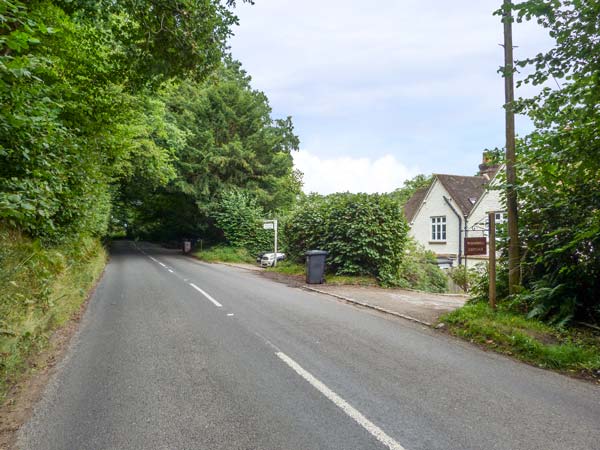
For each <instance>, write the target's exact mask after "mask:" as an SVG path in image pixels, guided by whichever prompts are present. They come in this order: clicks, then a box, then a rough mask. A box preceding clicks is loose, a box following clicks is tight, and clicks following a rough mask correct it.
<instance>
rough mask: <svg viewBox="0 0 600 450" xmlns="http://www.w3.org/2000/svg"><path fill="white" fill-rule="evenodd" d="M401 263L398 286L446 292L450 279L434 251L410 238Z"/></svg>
mask: <svg viewBox="0 0 600 450" xmlns="http://www.w3.org/2000/svg"><path fill="white" fill-rule="evenodd" d="M406 250H407V251H406V254H405V255H404V258H403V260H402V263H401V264H400V271H399V282H398V283H397V284H398V286H400V287H404V288H411V289H418V290H420V291H427V292H445V291H446V290H447V289H448V279H447V278H446V275H444V272H443V271H442V270H441V269H440V268H439V266H438V265H437V261H436V258H435V255H434V254H433V252H430V251H427V250H425V249H424V248H423V247H422V246H421V245H419V244H418V243H416V242H415V241H414V240H412V239H410V240H408V243H407V249H406Z"/></svg>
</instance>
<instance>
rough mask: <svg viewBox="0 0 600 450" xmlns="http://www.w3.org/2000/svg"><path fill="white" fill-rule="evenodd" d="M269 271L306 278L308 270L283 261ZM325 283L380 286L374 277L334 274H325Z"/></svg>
mask: <svg viewBox="0 0 600 450" xmlns="http://www.w3.org/2000/svg"><path fill="white" fill-rule="evenodd" d="M267 270H268V271H271V272H277V273H282V274H284V275H292V276H304V275H305V270H306V269H305V267H304V265H303V264H298V263H295V262H292V261H282V262H279V263H277V266H275V267H270V268H268V269H267ZM325 282H326V283H327V284H354V285H360V286H374V285H377V284H378V283H377V280H376V279H375V278H374V277H368V276H357V275H332V274H325Z"/></svg>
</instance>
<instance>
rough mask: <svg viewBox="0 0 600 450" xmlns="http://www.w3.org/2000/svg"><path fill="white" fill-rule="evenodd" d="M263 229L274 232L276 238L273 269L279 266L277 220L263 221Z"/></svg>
mask: <svg viewBox="0 0 600 450" xmlns="http://www.w3.org/2000/svg"><path fill="white" fill-rule="evenodd" d="M263 228H264V229H265V230H274V231H275V238H274V241H275V242H274V245H273V247H274V250H275V251H274V255H273V267H275V266H276V265H277V219H273V220H263Z"/></svg>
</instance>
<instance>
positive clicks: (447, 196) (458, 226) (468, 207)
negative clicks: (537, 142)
mask: <svg viewBox="0 0 600 450" xmlns="http://www.w3.org/2000/svg"><path fill="white" fill-rule="evenodd" d="M479 169H480V172H479V173H480V175H477V176H460V175H442V174H434V175H433V180H432V183H431V184H430V185H429V187H427V188H423V189H420V190H418V191H416V192H415V193H414V194H413V196H412V197H411V198H410V199H409V200H408V202H407V203H406V205H405V206H404V213H405V215H406V218H407V220H408V222H409V225H410V235H411V236H412V237H413V238H414V239H415V240H416V241H417V242H419V243H420V244H422V245H423V246H424V247H425V248H426V249H428V250H431V251H432V252H434V253H435V254H436V255H437V258H438V264H439V265H440V267H442V268H448V267H451V266H455V265H457V264H465V265H467V266H468V267H472V266H474V265H476V264H478V263H481V262H485V261H487V258H488V257H487V255H483V256H468V257H466V256H465V254H464V238H465V237H482V236H485V237H487V234H488V233H487V230H488V212H489V211H497V213H496V222H497V223H500V222H503V221H504V213H503V212H502V211H504V209H505V208H504V206H503V201H502V198H501V191H500V190H495V189H493V188H494V186H496V185H497V184H498V173H500V171H499V167H498V166H489V165H488V164H487V161H486V159H485V157H484V162H483V164H481V165H480V166H479Z"/></svg>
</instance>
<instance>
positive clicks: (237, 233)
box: [213, 189, 273, 253]
mask: <svg viewBox="0 0 600 450" xmlns="http://www.w3.org/2000/svg"><path fill="white" fill-rule="evenodd" d="M213 215H214V217H215V221H216V225H217V227H218V228H220V229H221V230H222V231H223V235H224V237H225V239H226V241H227V243H228V244H229V245H231V246H232V247H240V248H245V249H246V250H248V251H249V252H251V253H258V252H261V251H264V250H265V249H269V248H271V247H272V241H273V236H272V231H270V230H264V229H263V228H262V220H263V218H264V212H263V210H262V208H261V207H260V206H258V204H257V202H256V200H255V199H254V198H253V197H251V196H250V195H249V194H248V193H246V192H244V191H240V190H237V189H232V190H229V191H226V192H225V193H223V194H222V196H221V199H220V200H219V202H218V203H217V205H216V207H215V209H214V211H213Z"/></svg>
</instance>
